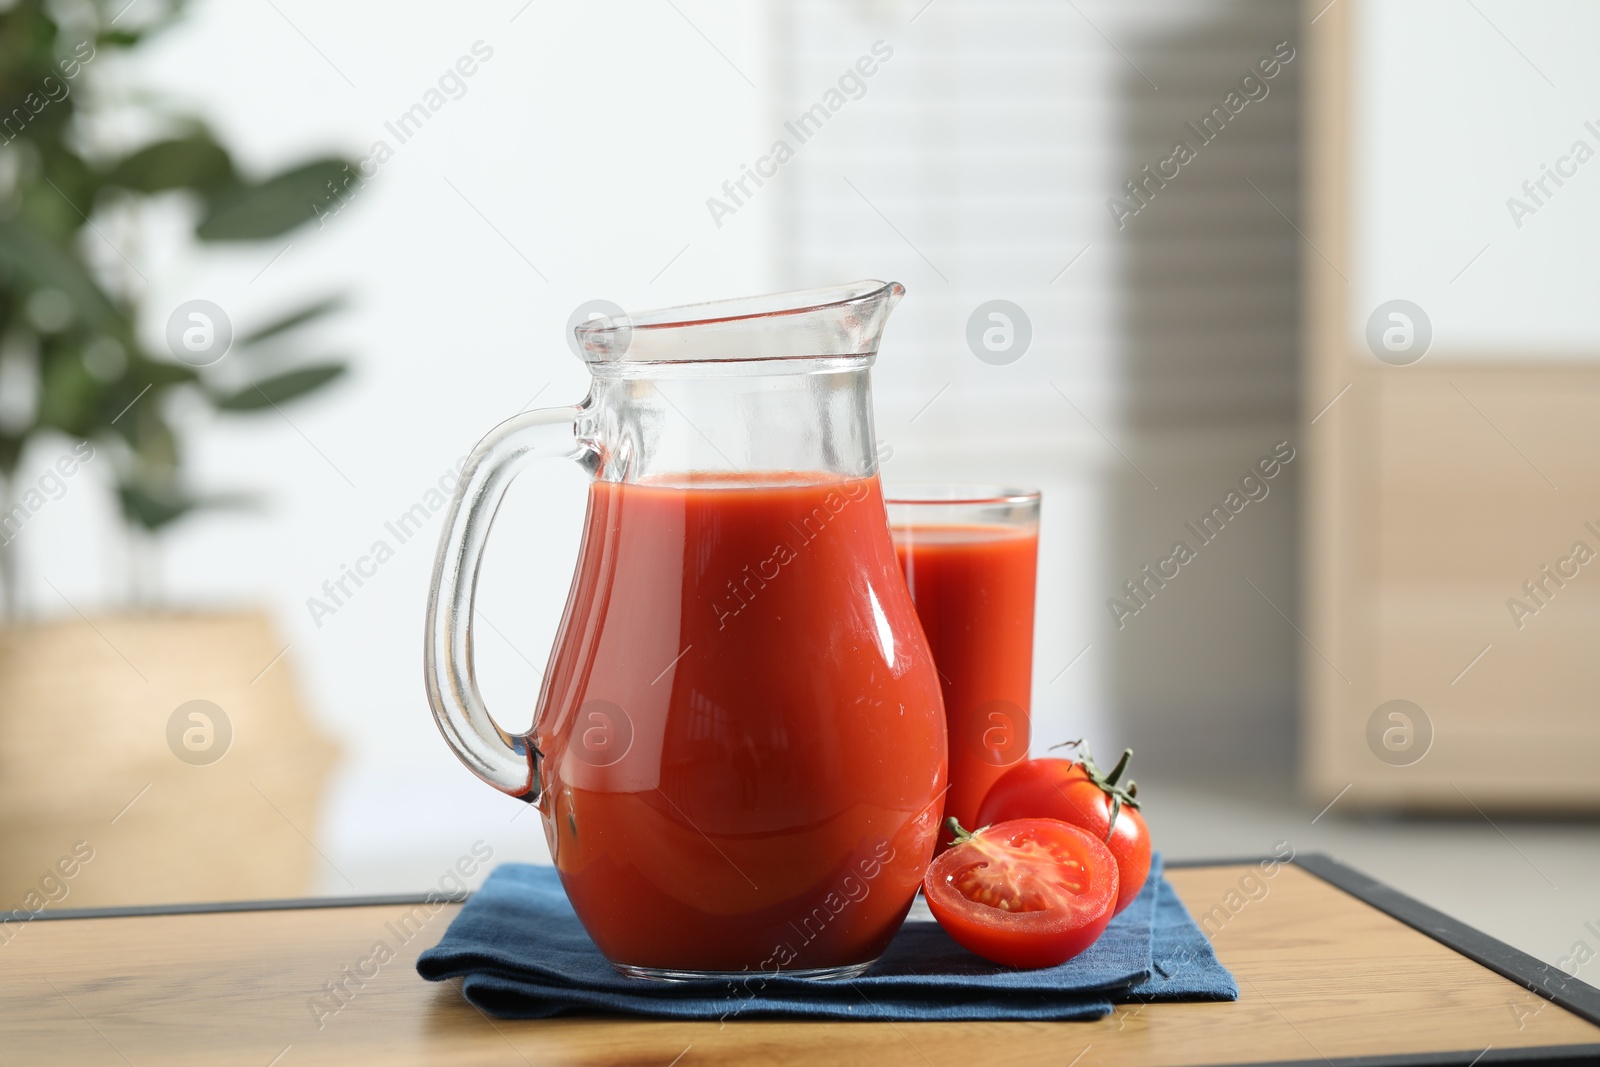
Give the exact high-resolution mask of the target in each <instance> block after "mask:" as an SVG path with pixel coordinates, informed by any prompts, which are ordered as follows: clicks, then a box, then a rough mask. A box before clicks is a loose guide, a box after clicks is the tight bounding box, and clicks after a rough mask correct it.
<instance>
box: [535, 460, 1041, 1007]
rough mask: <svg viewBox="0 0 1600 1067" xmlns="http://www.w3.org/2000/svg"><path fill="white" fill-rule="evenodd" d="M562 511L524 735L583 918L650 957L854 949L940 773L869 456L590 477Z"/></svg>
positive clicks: (807, 956) (921, 855)
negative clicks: (569, 555) (563, 585)
mask: <svg viewBox="0 0 1600 1067" xmlns="http://www.w3.org/2000/svg"><path fill="white" fill-rule="evenodd" d="M586 524H587V526H586V530H585V534H584V538H583V542H582V544H583V547H582V550H581V555H580V558H579V563H578V570H577V573H576V575H575V577H574V579H573V585H572V590H571V593H570V596H569V599H568V603H567V608H566V612H565V615H564V617H563V621H562V625H561V633H560V636H559V637H558V638H557V641H556V643H555V648H556V653H555V655H554V656H553V658H552V660H551V665H550V670H549V672H548V676H547V678H546V680H545V683H544V686H545V688H544V692H543V694H542V695H541V705H542V706H543V708H544V713H543V715H542V716H541V719H540V722H539V725H538V726H537V728H536V731H535V733H534V734H533V736H532V739H533V741H534V742H535V744H536V745H537V747H538V750H539V752H540V753H541V754H542V756H543V759H542V768H543V774H544V781H543V786H544V794H543V798H542V800H541V801H540V803H541V806H542V807H543V808H544V811H545V815H546V818H545V824H546V837H547V839H548V840H549V844H550V851H551V855H552V857H553V859H554V862H555V865H556V868H557V870H558V872H559V874H560V877H561V881H562V884H563V886H564V887H565V888H566V891H567V895H568V897H569V898H570V899H571V901H572V906H573V908H574V910H575V911H576V912H577V913H578V916H579V918H580V919H581V920H582V922H583V924H584V927H585V929H587V930H588V931H589V932H590V935H591V936H592V937H593V938H594V940H595V942H596V944H597V945H598V946H599V948H600V949H601V951H602V952H603V953H604V954H605V955H606V957H607V958H608V959H610V960H611V961H612V962H613V963H614V964H616V965H618V966H619V968H620V969H622V970H623V971H624V972H625V973H632V972H633V971H634V970H639V971H641V972H649V973H652V974H653V975H654V976H657V977H660V976H662V973H663V972H735V971H741V970H744V969H748V970H749V971H750V972H755V973H758V974H759V972H761V971H771V972H777V971H780V970H781V971H785V972H793V971H827V970H828V969H830V968H839V969H841V971H844V970H847V969H849V968H851V967H857V966H860V965H863V964H865V963H867V962H870V961H871V960H873V959H875V958H876V957H877V956H878V955H879V953H881V952H882V951H883V949H884V947H885V946H886V945H887V944H888V942H889V939H890V938H891V937H892V936H893V935H894V933H895V931H896V930H897V929H898V928H899V926H900V923H901V921H902V919H903V918H904V916H905V913H906V910H907V908H908V907H909V904H910V902H911V899H912V898H913V896H914V895H915V893H916V888H917V885H918V884H919V882H920V880H921V877H922V873H923V871H924V869H925V867H926V865H927V863H928V860H929V857H930V856H931V854H932V851H933V847H934V840H935V836H936V832H937V828H938V824H939V817H940V803H939V798H940V797H941V796H942V794H943V790H944V784H945V736H944V718H943V714H942V712H941V711H940V710H939V708H940V692H939V687H938V683H937V680H936V675H935V674H934V672H933V670H932V669H931V665H930V662H929V652H928V648H927V645H926V643H925V642H924V640H923V637H922V627H921V626H919V625H918V621H917V617H916V613H915V609H914V607H913V606H912V603H911V599H910V597H909V596H908V593H907V588H906V585H905V582H904V581H903V579H902V577H901V573H900V569H899V564H898V562H897V559H896V556H895V552H894V548H893V545H892V542H891V540H890V538H889V537H888V536H887V535H886V524H887V516H886V513H885V509H884V503H883V496H882V492H881V489H880V488H879V484H878V479H877V477H876V476H875V475H874V476H871V477H865V478H855V477H847V476H835V475H828V474H818V473H813V472H805V473H797V474H793V475H783V474H772V473H768V474H764V475H761V476H740V475H729V474H720V475H684V476H678V477H676V478H673V479H661V478H656V479H652V480H649V481H646V482H640V483H621V482H607V481H597V482H594V483H593V484H592V486H591V488H590V495H589V510H588V517H587V520H586ZM1008 692H1009V691H1008ZM930 798H932V800H931V801H930Z"/></svg>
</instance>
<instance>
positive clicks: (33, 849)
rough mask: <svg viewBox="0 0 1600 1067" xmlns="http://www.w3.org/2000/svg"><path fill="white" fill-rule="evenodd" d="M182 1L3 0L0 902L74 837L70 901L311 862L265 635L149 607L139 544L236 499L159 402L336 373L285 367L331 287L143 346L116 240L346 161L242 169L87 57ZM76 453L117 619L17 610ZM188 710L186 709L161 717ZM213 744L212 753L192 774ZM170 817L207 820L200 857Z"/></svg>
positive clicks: (290, 884)
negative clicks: (114, 512)
mask: <svg viewBox="0 0 1600 1067" xmlns="http://www.w3.org/2000/svg"><path fill="white" fill-rule="evenodd" d="M182 7H183V2H182V0H168V2H167V3H166V4H164V5H157V4H154V3H152V4H151V5H150V10H151V12H152V14H151V15H150V16H149V17H146V18H145V19H143V20H142V21H140V20H139V19H138V14H139V13H138V12H131V13H130V12H129V8H128V6H127V0H93V2H88V3H83V4H76V5H66V4H55V3H45V2H41V0H17V2H15V3H14V4H12V5H11V6H9V7H7V8H4V9H3V10H0V586H3V589H4V606H5V613H6V618H7V619H8V621H9V623H10V624H9V625H8V626H6V627H4V628H3V629H0V907H4V906H6V904H7V903H8V902H9V900H12V899H20V898H21V896H22V894H23V893H25V892H26V890H27V888H28V887H29V886H30V885H31V884H32V883H33V882H35V881H37V879H38V877H39V874H40V872H41V871H45V870H47V869H49V868H50V867H51V866H52V865H53V864H54V863H55V861H56V859H57V858H58V857H59V856H61V855H64V854H66V853H67V852H69V851H70V849H71V847H72V846H73V844H74V842H75V841H78V840H80V839H86V840H88V841H89V842H90V844H91V846H93V847H94V848H95V850H96V858H97V863H95V864H90V865H88V868H93V869H94V872H95V875H96V876H95V877H93V878H86V879H82V880H80V882H79V886H78V892H77V895H76V897H75V900H74V902H75V903H85V904H86V903H94V902H96V900H98V899H101V898H114V899H115V900H116V901H118V902H130V901H137V900H154V899H160V898H163V897H166V898H171V897H186V898H191V899H196V898H206V897H221V896H240V895H243V896H263V895H274V894H279V893H290V894H292V893H298V892H303V891H304V890H305V888H306V882H307V880H308V875H309V870H310V865H311V863H312V861H313V859H314V857H313V856H311V855H310V854H309V853H308V852H307V847H308V841H307V840H302V839H301V837H302V829H303V828H309V827H310V825H311V824H312V822H313V821H314V818H315V808H316V804H317V801H318V799H319V796H320V793H321V790H322V787H323V785H324V781H325V778H326V774H327V770H328V768H329V766H330V765H331V762H332V755H333V750H332V746H331V744H330V743H329V742H327V741H326V740H325V739H323V738H322V737H321V736H320V735H318V734H317V733H316V732H315V731H314V730H313V729H312V728H311V727H310V725H309V724H308V722H307V721H306V719H305V716H304V715H303V713H302V711H301V708H300V706H299V703H298V701H297V699H296V697H295V694H294V689H293V685H292V681H291V676H290V673H289V670H288V666H287V663H286V662H281V661H279V662H274V661H275V659H278V658H280V657H281V655H282V651H283V646H282V645H281V643H280V642H279V640H278V639H277V638H276V637H275V636H274V633H273V629H272V626H271V624H270V622H269V621H268V619H267V618H266V617H265V615H264V614H263V613H260V612H231V613H216V612H188V613H184V612H178V611H173V610H170V609H163V608H158V607H157V605H156V604H154V603H153V599H154V596H153V594H154V591H153V589H152V584H153V583H152V582H151V581H150V580H149V574H148V572H149V570H150V568H149V566H148V561H149V557H150V555H151V548H150V546H151V545H152V544H153V543H154V540H155V539H156V538H158V537H159V536H160V535H161V534H162V533H163V532H164V531H166V530H167V529H168V528H169V527H171V526H172V525H173V524H174V523H176V522H179V521H180V520H182V519H183V518H184V517H186V516H188V515H191V514H193V513H194V512H196V511H197V510H199V509H202V508H206V507H212V506H221V505H231V504H237V503H239V502H240V498H239V497H238V496H236V495H233V494H209V495H208V494H206V493H202V492H199V491H196V490H195V489H193V488H192V487H191V485H190V483H189V481H188V480H187V479H186V477H185V469H184V460H185V455H186V451H185V447H184V441H183V438H182V433H181V430H182V425H181V423H175V422H174V421H173V420H172V418H171V417H170V414H169V412H170V411H171V409H172V406H171V404H170V403H169V401H172V400H173V399H175V398H177V397H178V395H179V394H184V395H185V396H186V397H187V398H190V399H191V400H193V399H198V400H199V401H200V402H202V403H204V404H207V405H209V406H210V407H211V408H212V409H214V410H215V411H217V412H222V413H235V412H239V413H244V412H253V411H271V409H272V408H274V407H277V406H280V405H285V404H289V403H291V402H292V401H295V400H297V399H299V398H301V397H304V396H306V395H308V394H311V393H313V392H315V391H317V390H318V389H320V388H322V387H323V386H326V385H327V384H328V383H330V382H332V381H333V380H335V379H336V378H338V377H339V376H340V375H341V374H343V373H344V370H345V367H344V365H343V364H342V363H340V362H337V361H329V360H323V361H319V362H311V363H306V362H304V361H301V360H298V359H296V358H295V353H294V346H293V343H292V342H293V340H294V336H295V332H296V331H297V330H299V328H301V327H303V326H305V325H307V324H309V323H312V322H313V321H315V320H317V319H319V318H321V317H322V316H325V315H327V314H328V313H329V312H331V311H334V310H335V309H336V308H337V307H338V306H339V301H338V299H337V298H331V299H319V300H317V301H314V302H312V303H309V304H307V305H306V306H303V307H299V308H296V309H294V310H292V311H290V312H288V313H286V314H281V315H278V316H277V317H275V318H273V319H271V320H270V321H268V322H266V323H265V324H263V325H261V326H259V327H257V328H255V329H253V330H251V331H249V332H248V333H247V334H246V335H245V336H242V337H240V338H238V339H237V340H235V341H233V343H232V344H231V347H230V346H229V345H228V344H227V340H228V339H227V337H226V336H225V335H226V334H230V333H231V327H230V326H229V325H228V324H227V323H226V321H222V322H218V321H217V318H218V316H217V315H215V314H214V313H213V312H212V311H208V310H207V309H206V308H205V307H201V308H199V309H198V310H193V309H190V308H189V307H188V305H184V306H182V307H180V308H179V309H178V312H179V313H181V314H179V315H178V316H176V317H174V318H173V320H172V322H171V323H169V324H168V328H167V329H166V331H165V332H166V333H167V335H168V336H169V338H172V339H173V340H176V341H177V344H176V345H174V344H171V343H169V345H168V348H169V349H170V351H169V352H163V351H161V349H160V346H152V345H147V344H146V343H145V341H144V340H142V339H141V333H140V330H139V328H138V327H139V323H140V321H141V318H144V319H146V320H166V319H167V318H168V315H167V314H165V312H167V311H168V310H170V309H150V308H148V307H147V306H146V302H145V301H142V300H141V296H142V293H143V290H144V289H145V287H146V280H145V278H144V276H143V274H142V273H141V272H140V271H139V269H138V267H137V266H136V265H135V263H134V262H133V260H132V259H130V258H129V257H128V256H127V255H126V254H125V253H124V248H123V246H125V245H128V244H129V242H130V241H131V239H132V237H133V236H135V235H137V233H138V232H139V228H140V226H141V224H142V221H143V220H144V219H146V218H148V215H147V214H146V212H147V211H148V208H149V205H151V204H152V203H153V202H155V201H157V200H172V199H177V200H181V201H184V202H186V203H187V204H188V205H189V207H190V211H191V213H192V217H193V219H194V223H193V237H194V238H195V239H197V240H198V241H200V242H208V243H213V242H247V241H260V240H264V239H267V238H274V237H278V236H280V235H283V234H286V233H289V232H290V231H292V230H295V229H296V228H298V227H301V226H303V225H305V224H306V223H308V222H311V221H312V220H313V218H315V217H316V215H318V214H319V213H320V214H326V213H327V211H328V209H327V207H326V205H328V204H329V203H330V202H331V201H332V200H333V198H334V195H335V194H334V190H338V191H339V193H340V194H342V192H343V190H344V189H345V187H346V185H347V183H348V182H349V181H350V179H351V171H350V165H349V164H348V163H347V162H346V161H344V160H340V159H332V158H324V159H316V160H312V161H310V162H306V163H303V164H301V165H299V166H296V167H294V168H292V169H290V170H287V171H284V172H282V173H278V174H275V175H272V176H269V177H266V178H259V179H258V178H254V177H251V176H248V175H246V174H244V173H242V172H241V171H240V169H239V168H238V167H237V166H236V165H235V162H234V159H233V157H232V154H231V153H230V152H229V151H228V149H227V148H226V146H224V145H223V144H222V143H221V142H220V141H219V140H218V139H217V137H216V136H215V135H214V134H213V133H212V132H211V131H210V130H209V129H208V128H207V127H206V125H205V124H204V123H203V122H202V121H200V120H199V119H198V118H195V117H193V116H191V115H187V114H185V113H184V112H183V111H182V110H181V109H179V108H175V107H173V106H171V105H170V104H168V103H166V102H163V101H160V100H158V99H155V98H152V97H150V96H148V95H137V96H135V95H127V94H123V95H119V96H116V97H112V96H110V95H109V94H107V93H105V92H104V91H103V90H104V87H103V86H102V85H101V83H100V81H99V80H97V77H96V75H97V74H98V71H97V69H96V67H97V65H101V66H103V65H105V64H106V62H107V61H106V59H105V58H104V57H105V55H106V53H108V52H121V51H127V50H131V49H136V48H138V47H139V46H140V45H141V44H142V43H143V42H144V41H145V40H147V39H148V38H149V37H150V35H151V34H153V33H155V32H157V31H159V30H160V29H161V28H163V27H165V26H166V25H169V24H170V23H171V22H172V21H173V20H174V19H176V18H177V17H178V16H179V15H180V14H181V12H182ZM97 113H98V114H97ZM90 119H98V120H99V121H89V120H90ZM112 127H115V128H116V129H130V128H131V129H141V130H142V129H153V130H158V131H160V133H159V135H158V136H157V137H156V139H154V140H151V141H146V142H145V143H143V144H142V145H141V146H139V147H137V148H135V149H132V150H127V149H123V148H121V147H120V146H118V145H116V144H108V143H105V141H106V140H107V139H106V138H104V137H99V136H96V134H97V132H99V131H102V130H105V129H109V128H112ZM213 308H214V306H213ZM152 311H154V313H152ZM147 324H150V325H154V324H156V323H147ZM219 332H220V334H221V335H224V336H219ZM230 352H231V354H233V358H232V359H231V360H227V361H226V362H224V363H217V362H216V359H218V358H220V357H221V356H222V355H224V354H229V353H230ZM180 357H181V358H180ZM63 438H64V439H65V440H67V441H68V442H70V450H69V451H68V452H66V453H64V454H63V455H61V457H60V458H59V459H58V460H56V462H55V464H54V465H53V466H52V467H50V468H49V469H48V470H47V471H46V473H45V474H44V475H43V476H41V477H40V478H38V479H35V480H33V481H30V482H29V483H28V484H22V483H21V482H20V480H19V471H20V470H21V469H22V467H23V462H24V456H25V453H26V452H27V450H28V449H29V447H30V445H32V446H34V447H35V448H37V447H40V443H41V442H47V441H55V442H57V443H58V444H59V442H60V441H61V440H62V439H63ZM85 465H93V466H94V467H95V468H96V470H97V471H99V472H100V473H99V475H98V477H99V479H100V480H101V481H102V484H105V483H107V482H109V483H110V484H113V485H114V486H115V492H116V498H117V506H118V512H119V514H120V515H121V518H122V520H123V523H124V525H125V527H126V529H127V532H128V535H129V538H130V541H131V542H132V544H133V546H134V548H133V551H131V552H130V558H131V559H133V560H135V561H136V562H135V564H134V565H133V566H132V567H131V568H130V570H131V571H132V573H133V574H134V575H135V580H134V581H133V582H131V583H130V584H131V586H132V588H133V596H132V598H131V599H132V604H131V606H130V610H129V611H127V612H123V613H118V614H114V615H110V616H106V617H101V618H98V619H89V618H86V617H82V616H80V615H79V614H77V612H76V609H75V608H72V609H71V610H66V611H63V612H61V613H59V614H62V615H63V617H62V618H60V619H57V620H56V621H24V620H22V619H20V618H18V615H19V612H20V611H21V610H22V597H21V596H20V592H19V589H20V583H19V577H20V576H19V573H18V559H17V554H16V553H17V542H18V540H19V538H25V536H26V535H25V533H24V527H26V526H27V525H28V524H29V523H30V522H31V521H32V520H33V518H34V516H35V515H36V514H37V512H38V511H39V510H40V509H41V508H42V507H43V506H44V504H45V503H46V502H47V500H48V499H49V498H50V496H52V495H53V494H52V493H51V492H50V490H51V489H53V488H54V486H55V485H57V484H62V485H64V484H65V483H64V481H63V480H64V479H69V478H72V477H74V476H75V475H77V472H78V470H79V469H80V468H81V467H83V466H85ZM80 477H81V476H80ZM85 480H90V481H92V480H95V478H93V477H91V478H89V479H85ZM64 491H65V490H64V489H63V492H64ZM139 561H143V562H142V563H141V562H139ZM66 607H68V606H67V605H63V608H66ZM269 667H270V668H271V669H270V671H268V670H267V668H269ZM190 701H204V702H205V703H204V704H203V705H199V704H197V705H194V707H196V708H200V709H201V710H200V711H199V712H195V711H193V710H191V711H190V712H188V713H186V716H187V717H185V716H183V715H178V716H177V717H176V718H175V717H174V716H175V715H177V712H178V709H179V708H180V706H182V705H185V704H187V703H188V702H190ZM206 709H211V710H209V711H208V710H206ZM197 714H198V716H199V717H198V718H196V717H195V716H196V715H197ZM225 754H226V755H231V757H232V761H231V763H230V764H229V768H230V770H228V771H222V772H220V773H219V772H215V771H213V772H209V773H201V772H199V771H197V770H196V768H197V767H205V766H207V765H208V764H210V763H212V762H215V759H217V758H221V757H222V756H223V755H225ZM175 757H176V758H175ZM241 772H242V773H241ZM245 784H249V786H250V788H249V789H248V790H241V789H240V788H239V787H241V786H243V785H245ZM140 790H143V791H142V792H140ZM136 792H138V794H139V797H138V800H137V806H134V807H129V808H128V809H127V810H126V811H125V812H120V813H119V810H118V809H119V807H120V806H121V805H125V804H127V803H128V802H129V801H130V799H132V798H134V796H135V793H136ZM112 816H117V822H116V823H115V824H113V823H110V822H109V821H108V820H110V819H111V817H112ZM285 824H288V825H285ZM140 827H143V828H144V829H143V831H142V832H141V830H140ZM208 827H209V828H210V830H211V831H214V832H209V833H208V832H207V828H208ZM179 828H186V829H187V830H189V831H190V834H191V835H192V834H193V833H195V832H200V833H202V834H205V836H206V842H205V843H206V848H205V849H204V850H197V849H196V848H195V847H194V842H193V841H192V840H186V839H185V836H184V834H182V833H180V832H178V829H179ZM113 832H114V833H113ZM97 835H98V836H99V837H100V838H101V840H100V841H99V842H96V841H95V837H96V836H97ZM113 837H114V840H113ZM118 842H120V847H119V845H118ZM88 868H86V869H88ZM94 887H98V888H99V891H98V892H97V891H96V890H95V888H94Z"/></svg>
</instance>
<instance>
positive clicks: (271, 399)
mask: <svg viewBox="0 0 1600 1067" xmlns="http://www.w3.org/2000/svg"><path fill="white" fill-rule="evenodd" d="M345 370H346V367H345V365H344V364H343V363H318V364H315V365H313V366H310V367H301V368H300V369H299V370H292V371H289V372H287V373H285V374H277V375H273V376H272V377H270V378H264V379H262V380H261V381H259V382H256V383H254V384H253V385H247V386H245V387H244V388H243V389H240V390H239V391H238V392H236V393H231V394H228V395H226V396H220V397H215V398H214V399H213V403H215V404H216V406H217V409H218V410H219V411H257V410H259V409H261V408H264V407H268V406H271V405H276V404H285V403H288V402H289V401H291V400H295V399H298V398H299V397H302V396H305V395H306V394H308V393H311V392H314V391H315V390H317V389H320V388H322V387H323V386H324V385H327V384H328V383H329V382H331V381H333V380H334V379H335V378H338V377H339V376H341V375H342V374H344V373H345Z"/></svg>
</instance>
